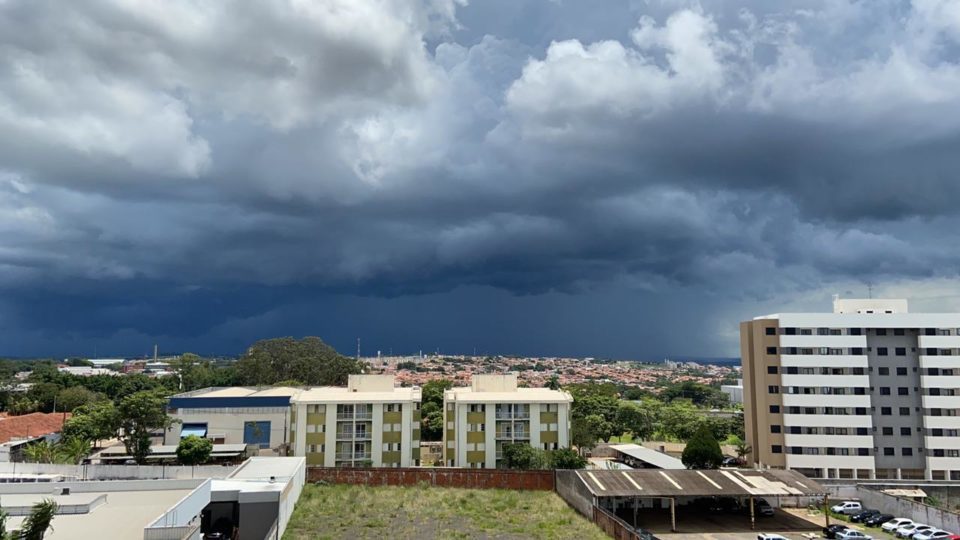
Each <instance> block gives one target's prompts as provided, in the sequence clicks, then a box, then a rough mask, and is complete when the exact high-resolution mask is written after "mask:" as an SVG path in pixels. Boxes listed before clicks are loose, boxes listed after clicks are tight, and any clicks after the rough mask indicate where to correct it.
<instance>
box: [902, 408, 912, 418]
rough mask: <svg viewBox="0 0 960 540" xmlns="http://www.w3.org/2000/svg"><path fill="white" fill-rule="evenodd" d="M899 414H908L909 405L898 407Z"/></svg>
mask: <svg viewBox="0 0 960 540" xmlns="http://www.w3.org/2000/svg"><path fill="white" fill-rule="evenodd" d="M900 416H910V407H900Z"/></svg>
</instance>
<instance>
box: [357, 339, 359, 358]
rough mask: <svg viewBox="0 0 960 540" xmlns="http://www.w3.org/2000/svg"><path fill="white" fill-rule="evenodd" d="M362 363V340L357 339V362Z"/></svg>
mask: <svg viewBox="0 0 960 540" xmlns="http://www.w3.org/2000/svg"><path fill="white" fill-rule="evenodd" d="M359 361H360V338H357V362H359Z"/></svg>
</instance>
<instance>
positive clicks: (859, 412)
mask: <svg viewBox="0 0 960 540" xmlns="http://www.w3.org/2000/svg"><path fill="white" fill-rule="evenodd" d="M854 414H856V415H858V416H866V414H867V408H866V407H857V408H855V409H854Z"/></svg>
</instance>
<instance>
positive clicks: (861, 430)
mask: <svg viewBox="0 0 960 540" xmlns="http://www.w3.org/2000/svg"><path fill="white" fill-rule="evenodd" d="M857 435H867V428H865V427H858V428H857Z"/></svg>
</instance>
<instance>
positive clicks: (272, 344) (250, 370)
mask: <svg viewBox="0 0 960 540" xmlns="http://www.w3.org/2000/svg"><path fill="white" fill-rule="evenodd" d="M236 367H237V378H238V379H239V381H240V383H241V384H250V385H257V386H269V385H272V384H274V383H276V382H277V381H283V380H291V379H292V380H297V381H303V382H304V384H306V385H324V386H342V385H344V384H346V383H347V376H348V375H350V374H355V373H360V367H361V366H360V363H359V362H357V361H356V360H355V359H353V358H348V357H346V356H341V355H340V354H339V353H337V351H336V350H334V348H333V347H331V346H329V345H327V344H326V343H324V342H323V341H322V340H321V339H320V338H317V337H305V338H303V339H299V340H298V339H294V338H292V337H283V338H274V339H264V340H260V341H258V342H256V343H254V344H253V345H252V346H251V347H250V348H249V349H248V350H247V352H246V353H244V355H243V356H242V357H241V358H240V360H239V361H237V364H236Z"/></svg>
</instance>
